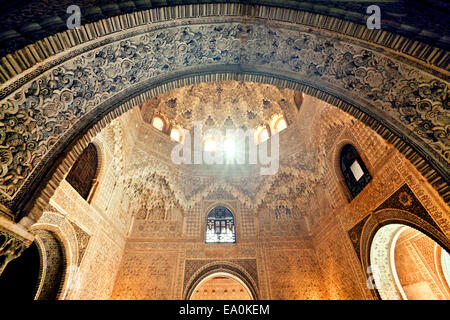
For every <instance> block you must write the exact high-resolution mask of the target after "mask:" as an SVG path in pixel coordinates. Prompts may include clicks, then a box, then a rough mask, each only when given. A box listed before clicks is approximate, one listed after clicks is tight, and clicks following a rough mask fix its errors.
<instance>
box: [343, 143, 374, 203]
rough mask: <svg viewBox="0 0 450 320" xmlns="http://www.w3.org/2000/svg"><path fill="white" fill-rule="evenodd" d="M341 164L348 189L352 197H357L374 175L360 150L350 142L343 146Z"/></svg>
mask: <svg viewBox="0 0 450 320" xmlns="http://www.w3.org/2000/svg"><path fill="white" fill-rule="evenodd" d="M340 164H341V170H342V174H343V175H344V179H345V183H346V184H347V187H348V190H349V191H350V194H351V196H352V198H355V197H356V196H357V195H358V194H359V193H360V192H361V191H362V189H364V187H365V186H366V185H367V184H368V183H369V182H370V181H371V180H372V176H371V175H370V173H369V171H368V170H367V168H366V166H365V165H364V162H363V161H362V160H361V157H360V156H359V154H358V151H356V149H355V147H353V146H352V145H350V144H347V145H345V146H344V147H343V148H342V151H341V155H340Z"/></svg>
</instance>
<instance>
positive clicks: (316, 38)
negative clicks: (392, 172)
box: [0, 18, 450, 214]
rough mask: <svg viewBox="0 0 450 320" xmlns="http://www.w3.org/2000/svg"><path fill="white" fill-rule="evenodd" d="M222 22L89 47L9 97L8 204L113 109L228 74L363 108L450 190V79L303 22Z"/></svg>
mask: <svg viewBox="0 0 450 320" xmlns="http://www.w3.org/2000/svg"><path fill="white" fill-rule="evenodd" d="M242 19H243V20H247V18H242ZM220 20H221V18H216V21H215V22H209V23H206V24H191V25H189V26H186V25H182V24H183V22H182V21H180V23H179V25H177V26H173V23H172V24H170V23H166V24H164V23H161V24H160V25H159V26H158V29H151V30H147V32H146V33H145V34H138V35H134V36H130V37H129V38H126V39H121V40H120V41H113V42H111V43H110V44H107V45H105V46H103V47H97V48H94V49H92V50H90V51H86V52H82V53H80V55H78V56H77V57H75V58H73V59H71V60H67V61H64V62H63V63H61V64H59V65H57V66H55V67H53V68H51V69H50V70H48V71H46V72H44V73H42V74H40V75H38V76H37V77H36V78H34V79H33V80H32V81H30V82H27V83H26V84H24V85H23V86H21V87H20V88H19V89H17V90H16V91H14V92H12V93H11V94H9V95H8V96H7V97H5V98H4V99H3V100H2V101H1V106H2V108H1V110H0V119H1V120H0V122H1V124H2V127H3V130H2V134H0V143H1V148H0V152H1V155H2V157H1V158H0V160H1V167H0V168H1V173H0V202H1V203H2V204H3V205H5V206H6V207H7V208H8V209H9V210H11V211H13V212H14V213H16V214H18V213H20V211H21V210H22V209H23V208H22V207H23V204H24V203H26V202H27V201H28V200H29V199H28V198H27V197H29V195H30V194H32V193H34V191H35V190H37V189H38V187H39V184H40V182H41V181H42V179H43V177H44V176H45V174H46V172H47V171H48V170H49V169H50V167H51V166H52V165H54V163H55V161H56V156H57V155H58V154H59V153H60V152H62V151H64V150H66V151H67V148H68V147H69V146H70V145H71V143H73V141H74V139H76V137H78V136H79V135H80V133H83V132H85V131H86V130H87V129H88V128H89V127H91V126H92V125H93V124H94V123H96V122H97V121H98V119H100V118H102V117H103V116H104V115H106V114H108V113H109V112H111V111H114V110H119V111H118V112H116V113H117V115H119V114H120V113H121V112H124V111H125V110H127V109H128V108H130V107H131V103H130V102H129V101H130V100H131V99H133V98H134V99H133V100H131V101H132V102H133V103H136V104H138V103H139V102H142V101H141V100H143V99H144V97H145V99H148V96H149V94H145V92H146V91H147V90H149V89H152V88H155V90H153V93H152V94H155V93H161V92H164V91H167V90H169V89H171V88H172V87H173V83H176V84H175V85H180V84H182V83H184V84H187V83H195V82H200V81H212V80H217V78H220V77H222V76H223V77H224V78H227V79H240V80H242V79H244V80H250V81H259V82H263V81H268V80H269V82H271V83H273V84H276V85H279V86H282V87H283V86H286V87H287V86H289V87H299V86H303V87H305V88H310V90H307V89H306V90H304V91H305V92H306V93H308V94H314V95H316V96H318V97H319V98H322V99H324V100H329V102H330V101H334V102H335V104H337V105H338V106H340V107H341V108H343V109H344V110H345V109H346V108H347V109H350V108H351V106H354V107H356V109H354V112H353V113H354V114H361V117H365V118H366V122H367V121H369V122H371V123H377V124H376V126H377V127H382V128H383V127H384V128H387V129H388V131H390V132H392V133H394V134H395V135H397V137H399V138H401V139H403V140H404V141H406V142H407V143H408V145H409V146H411V147H412V148H414V151H415V152H417V153H418V154H420V155H421V156H422V158H425V159H426V160H427V162H428V163H429V164H430V165H431V167H432V169H430V170H435V171H437V172H438V177H439V179H438V183H437V184H438V185H437V188H439V191H442V190H443V191H442V192H443V193H444V194H446V193H448V181H449V177H448V172H449V170H448V167H449V162H448V159H449V157H450V146H449V145H448V144H446V141H447V140H446V139H448V136H447V131H448V126H449V124H448V119H449V118H450V117H449V116H450V115H449V111H448V101H447V100H446V99H447V98H446V92H447V90H448V82H446V81H445V80H443V79H439V78H437V77H436V76H433V75H431V74H428V73H426V72H423V71H420V70H418V69H416V68H414V67H412V66H409V65H406V64H404V63H402V62H399V61H396V60H393V59H391V58H389V57H388V56H386V55H383V54H381V53H379V52H374V51H372V50H370V49H368V48H365V47H363V46H362V45H357V44H355V43H350V41H348V42H347V43H346V42H345V41H343V40H342V39H338V38H335V37H332V36H329V35H319V34H313V33H307V32H304V30H303V28H302V26H300V25H294V24H279V23H276V22H268V21H267V22H265V24H264V25H262V24H260V23H257V22H255V21H253V20H252V19H248V21H245V24H244V21H242V22H239V23H237V22H225V21H226V20H225V19H223V21H220ZM198 22H204V21H203V20H199V21H198ZM142 28H144V29H146V27H142ZM111 37H115V35H111ZM221 75H222V76H221ZM119 107H120V108H119ZM358 109H359V110H361V111H362V112H360V111H358ZM346 111H348V110H346ZM364 113H365V115H364ZM366 115H369V117H367V116H366ZM370 118H373V119H375V120H376V121H373V120H370ZM367 119H369V120H367ZM399 148H405V145H404V143H400V145H399ZM412 160H414V159H412ZM433 177H436V173H434V175H433ZM30 191H32V192H30Z"/></svg>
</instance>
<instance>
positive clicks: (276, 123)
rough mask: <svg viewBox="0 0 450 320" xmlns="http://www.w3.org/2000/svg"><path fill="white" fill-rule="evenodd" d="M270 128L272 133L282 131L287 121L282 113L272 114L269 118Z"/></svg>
mask: <svg viewBox="0 0 450 320" xmlns="http://www.w3.org/2000/svg"><path fill="white" fill-rule="evenodd" d="M270 128H271V130H272V134H277V133H278V132H280V131H283V130H284V129H286V128H287V122H286V119H285V118H284V116H283V115H281V114H275V115H273V116H272V119H271V120H270Z"/></svg>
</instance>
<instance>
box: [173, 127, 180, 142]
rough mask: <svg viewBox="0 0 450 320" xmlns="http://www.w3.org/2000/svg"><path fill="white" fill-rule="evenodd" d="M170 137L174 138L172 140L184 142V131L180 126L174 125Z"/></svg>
mask: <svg viewBox="0 0 450 320" xmlns="http://www.w3.org/2000/svg"><path fill="white" fill-rule="evenodd" d="M170 137H171V138H172V140H175V141H176V142H178V143H182V142H183V133H182V131H181V129H179V128H176V127H173V128H172V129H171V130H170Z"/></svg>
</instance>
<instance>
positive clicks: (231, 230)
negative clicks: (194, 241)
mask: <svg viewBox="0 0 450 320" xmlns="http://www.w3.org/2000/svg"><path fill="white" fill-rule="evenodd" d="M235 242H236V227H235V225H234V217H233V214H232V213H231V211H230V210H229V209H227V208H225V207H222V206H218V207H215V208H214V209H212V210H211V212H210V213H209V214H208V218H207V222H206V243H235Z"/></svg>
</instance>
